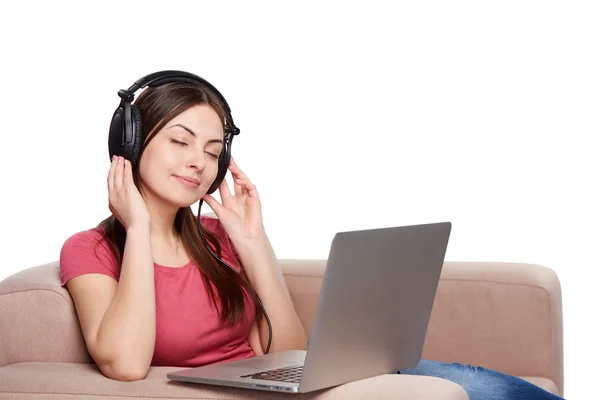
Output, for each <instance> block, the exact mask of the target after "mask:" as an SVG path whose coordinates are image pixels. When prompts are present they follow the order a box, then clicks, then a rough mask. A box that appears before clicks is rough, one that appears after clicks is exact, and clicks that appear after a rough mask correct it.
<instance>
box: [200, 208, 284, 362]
mask: <svg viewBox="0 0 600 400" xmlns="http://www.w3.org/2000/svg"><path fill="white" fill-rule="evenodd" d="M203 202H204V201H203V200H202V199H200V203H198V215H197V218H196V223H197V226H198V232H200V237H201V238H202V241H203V242H204V246H206V248H207V249H208V251H210V254H212V256H213V257H214V258H215V259H216V260H217V261H218V262H220V263H221V264H223V265H225V266H226V267H229V268H230V269H231V270H232V271H234V272H235V273H236V274H239V272H238V271H237V270H236V269H235V268H233V267H232V266H231V265H229V264H227V263H226V262H225V261H223V260H221V259H220V258H219V257H217V256H216V255H215V253H213V252H212V250H211V249H210V247H209V246H208V244H207V243H206V240H205V239H204V235H203V234H202V229H200V208H201V207H202V203H203ZM248 283H249V285H248V286H249V288H250V290H251V291H252V293H254V296H255V297H256V300H258V305H259V306H260V308H261V310H262V312H263V314H264V315H265V318H266V319H267V325H269V341H268V342H267V349H266V351H265V354H268V353H269V349H270V348H271V339H272V338H273V327H272V326H271V320H270V319H269V316H268V315H267V311H266V310H265V307H264V306H263V304H262V301H260V297H258V294H257V293H256V292H255V291H254V288H253V287H252V284H250V282H248Z"/></svg>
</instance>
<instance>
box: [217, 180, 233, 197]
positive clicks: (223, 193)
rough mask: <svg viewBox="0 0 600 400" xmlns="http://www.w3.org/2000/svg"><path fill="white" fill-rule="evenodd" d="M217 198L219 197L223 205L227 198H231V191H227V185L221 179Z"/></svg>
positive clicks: (225, 181)
mask: <svg viewBox="0 0 600 400" xmlns="http://www.w3.org/2000/svg"><path fill="white" fill-rule="evenodd" d="M219 197H221V203H225V202H226V201H227V200H228V199H229V198H231V191H230V190H229V185H228V184H227V180H226V179H225V178H223V181H222V182H221V184H220V185H219Z"/></svg>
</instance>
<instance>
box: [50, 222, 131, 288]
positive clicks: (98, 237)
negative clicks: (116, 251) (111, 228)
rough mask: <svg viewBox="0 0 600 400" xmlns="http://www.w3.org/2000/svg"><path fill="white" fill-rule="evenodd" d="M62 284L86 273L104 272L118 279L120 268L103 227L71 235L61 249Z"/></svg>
mask: <svg viewBox="0 0 600 400" xmlns="http://www.w3.org/2000/svg"><path fill="white" fill-rule="evenodd" d="M59 264H60V271H61V278H62V279H61V280H62V284H63V285H64V284H66V282H67V281H68V280H70V279H72V278H74V277H75V276H79V275H82V274H84V273H92V272H96V273H102V274H105V275H109V276H111V277H113V278H115V279H117V280H118V277H119V269H118V267H117V264H116V261H115V260H114V257H113V254H112V252H111V250H110V246H109V245H108V243H107V241H106V239H105V237H104V234H103V231H102V228H101V227H94V228H91V229H87V230H84V231H79V232H76V233H74V234H72V235H71V236H69V237H68V238H67V239H66V240H65V242H64V243H63V245H62V248H61V250H60V261H59Z"/></svg>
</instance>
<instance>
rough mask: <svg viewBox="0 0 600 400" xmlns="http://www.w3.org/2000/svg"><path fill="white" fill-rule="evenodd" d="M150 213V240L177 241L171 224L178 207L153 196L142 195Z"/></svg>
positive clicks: (167, 242) (170, 242) (173, 221)
mask: <svg viewBox="0 0 600 400" xmlns="http://www.w3.org/2000/svg"><path fill="white" fill-rule="evenodd" d="M143 197H144V201H145V202H146V207H147V208H148V213H149V214H150V221H151V223H150V226H151V228H150V235H151V239H152V242H155V241H159V242H161V243H166V244H173V243H175V242H176V241H177V237H176V234H175V230H174V229H173V225H174V223H175V217H176V216H177V212H178V211H179V207H177V206H175V205H171V204H165V202H164V201H159V200H158V199H156V198H155V197H154V196H143Z"/></svg>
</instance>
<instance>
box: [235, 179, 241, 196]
mask: <svg viewBox="0 0 600 400" xmlns="http://www.w3.org/2000/svg"><path fill="white" fill-rule="evenodd" d="M242 184H243V181H242V180H241V179H239V178H236V177H233V190H234V191H235V195H236V196H241V195H242V193H243V187H242Z"/></svg>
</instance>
